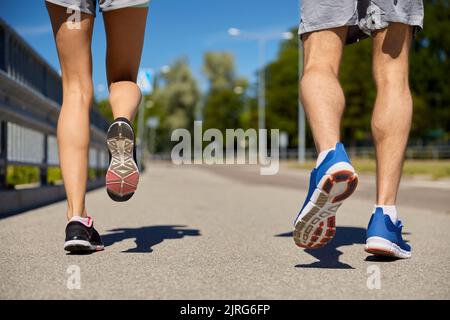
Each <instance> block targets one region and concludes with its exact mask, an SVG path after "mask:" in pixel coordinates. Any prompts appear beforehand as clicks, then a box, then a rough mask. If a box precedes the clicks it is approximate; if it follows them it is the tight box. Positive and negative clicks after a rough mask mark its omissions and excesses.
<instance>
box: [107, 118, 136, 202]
mask: <svg viewBox="0 0 450 320" xmlns="http://www.w3.org/2000/svg"><path fill="white" fill-rule="evenodd" d="M106 139H107V140H106V141H107V145H108V149H109V152H110V153H111V162H110V164H109V167H108V171H107V172H106V191H107V192H108V195H109V196H110V198H111V199H113V200H114V201H119V202H121V201H127V200H128V199H130V198H131V197H132V196H133V194H134V192H135V191H136V188H137V185H138V182H139V169H138V166H137V164H136V162H135V161H134V157H133V150H134V133H133V129H132V128H131V126H130V125H129V124H128V123H126V122H123V121H117V122H115V123H113V124H112V125H111V126H110V127H109V129H108V133H107V138H106Z"/></svg>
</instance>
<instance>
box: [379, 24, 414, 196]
mask: <svg viewBox="0 0 450 320" xmlns="http://www.w3.org/2000/svg"><path fill="white" fill-rule="evenodd" d="M411 38H412V27H411V26H408V25H405V24H401V23H391V24H390V25H389V27H387V28H386V29H383V30H380V31H377V32H376V33H375V34H374V37H373V76H374V80H375V84H376V87H377V98H376V101H375V108H374V111H373V117H372V134H373V138H374V140H375V148H376V158H377V205H395V203H396V198H397V191H398V187H399V183H400V178H401V173H402V167H403V159H404V153H405V148H406V144H407V141H408V134H409V130H410V127H411V117H412V98H411V92H410V90H409V82H408V53H409V48H410V44H411Z"/></svg>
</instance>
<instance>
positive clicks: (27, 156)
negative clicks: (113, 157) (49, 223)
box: [0, 19, 108, 214]
mask: <svg viewBox="0 0 450 320" xmlns="http://www.w3.org/2000/svg"><path fill="white" fill-rule="evenodd" d="M61 102H62V84H61V77H60V76H59V74H58V73H57V72H56V71H55V70H54V69H53V68H52V67H51V66H50V65H49V64H48V63H47V62H46V61H45V60H44V59H43V58H42V57H40V56H39V55H38V54H37V53H36V52H35V51H34V50H33V49H32V48H31V47H30V46H29V45H28V44H27V43H26V42H25V41H24V40H23V39H22V38H21V37H20V36H19V35H18V34H17V33H16V32H15V31H14V30H13V29H12V28H11V27H9V26H8V25H7V24H6V23H5V22H4V21H3V20H2V19H0V214H1V213H3V212H7V211H11V209H14V208H11V206H12V205H7V203H5V201H6V200H5V199H9V200H11V199H12V198H14V195H15V196H16V197H18V198H20V193H21V192H28V193H29V192H30V191H29V190H11V189H13V187H14V186H11V185H8V183H7V172H8V167H9V166H32V167H37V168H39V171H40V179H39V180H40V183H39V188H35V189H41V190H40V191H39V192H40V196H38V197H36V199H34V201H35V202H36V204H37V203H39V202H42V201H41V200H42V199H40V198H42V194H43V193H42V189H43V188H44V187H46V186H48V176H47V172H48V168H51V167H58V166H59V160H58V154H57V144H56V124H57V119H58V115H59V111H60V106H61ZM90 122H91V143H90V152H89V168H90V169H93V171H94V172H95V176H94V177H91V178H92V179H91V181H90V182H89V185H90V187H93V186H94V185H96V184H99V183H100V182H101V181H103V179H104V176H103V174H102V173H103V172H104V170H105V169H106V167H107V158H108V156H107V155H108V153H107V149H106V146H105V133H106V130H107V128H108V122H107V120H106V119H104V118H103V116H102V115H101V114H100V113H98V111H96V110H93V109H91V113H90ZM49 187H50V186H49ZM6 193H8V195H7V194H6ZM22 198H23V197H22ZM44 198H45V197H44ZM49 198H51V197H49ZM19 202H20V201H17V204H16V205H17V206H22V205H23V206H24V207H32V206H33V203H32V202H33V199H30V201H27V203H19ZM5 208H6V209H5ZM16 209H17V210H16V211H20V210H21V209H23V208H16ZM13 211H14V210H13Z"/></svg>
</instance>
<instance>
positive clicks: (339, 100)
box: [300, 27, 348, 152]
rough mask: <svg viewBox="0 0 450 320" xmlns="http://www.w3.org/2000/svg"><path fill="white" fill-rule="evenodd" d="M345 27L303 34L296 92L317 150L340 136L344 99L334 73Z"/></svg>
mask: <svg viewBox="0 0 450 320" xmlns="http://www.w3.org/2000/svg"><path fill="white" fill-rule="evenodd" d="M347 29H348V28H347V27H340V28H334V29H329V30H322V31H316V32H312V33H309V34H306V35H305V36H303V48H304V71H303V76H302V79H301V82H300V93H301V100H302V102H303V106H304V108H305V111H306V115H307V117H308V122H309V125H310V127H311V129H312V133H313V136H314V141H315V144H316V148H317V151H318V152H321V151H324V150H327V149H330V148H334V147H335V145H336V142H338V141H339V139H340V133H339V128H340V122H341V117H342V114H343V112H344V106H345V98H344V93H343V91H342V88H341V85H340V84H339V80H338V73H339V66H340V62H341V57H342V50H343V47H344V44H345V38H346V34H347Z"/></svg>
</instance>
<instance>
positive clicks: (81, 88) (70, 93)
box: [63, 81, 94, 108]
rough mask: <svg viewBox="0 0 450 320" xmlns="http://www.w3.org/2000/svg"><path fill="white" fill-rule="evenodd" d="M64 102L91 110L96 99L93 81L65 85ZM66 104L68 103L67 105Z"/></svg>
mask: <svg viewBox="0 0 450 320" xmlns="http://www.w3.org/2000/svg"><path fill="white" fill-rule="evenodd" d="M63 94H64V100H65V101H64V102H69V104H70V105H72V104H73V105H78V107H85V108H90V107H91V105H92V101H93V98H94V88H93V85H92V81H83V82H71V83H66V84H64V85H63ZM65 104H66V103H65Z"/></svg>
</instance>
